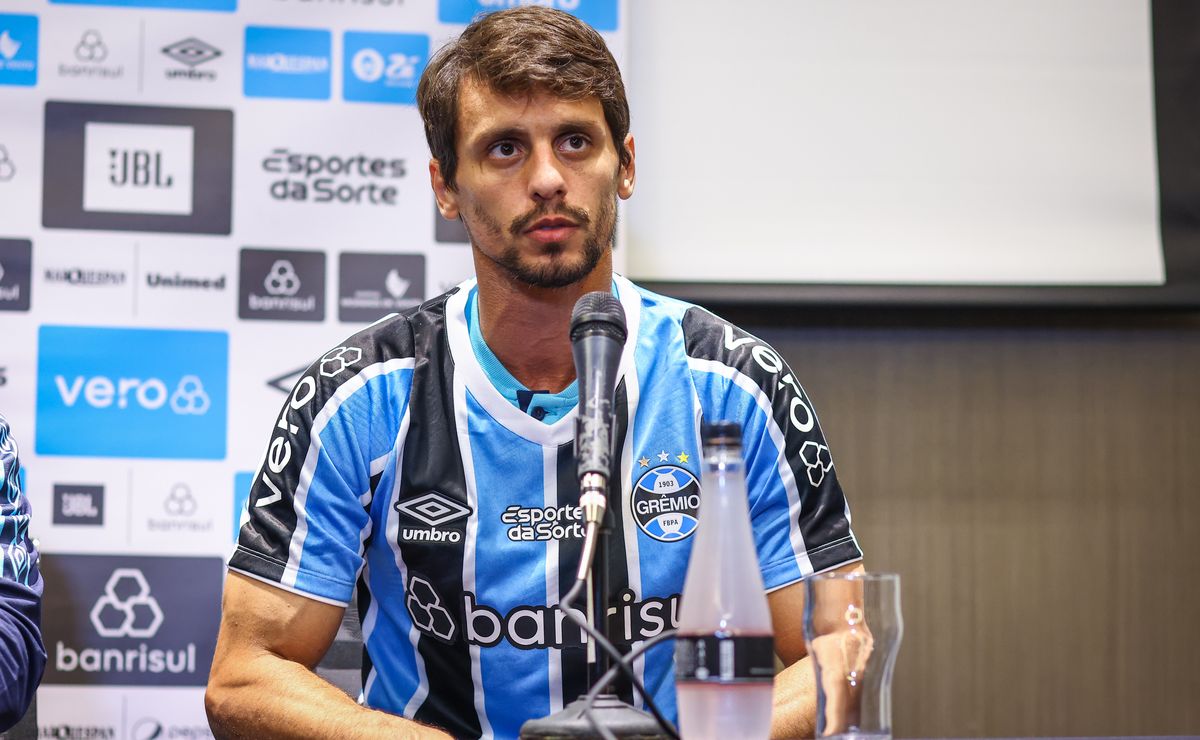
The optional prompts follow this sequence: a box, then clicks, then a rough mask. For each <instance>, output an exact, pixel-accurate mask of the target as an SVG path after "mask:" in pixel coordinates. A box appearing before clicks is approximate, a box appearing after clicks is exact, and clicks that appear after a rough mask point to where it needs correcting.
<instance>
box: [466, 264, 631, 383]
mask: <svg viewBox="0 0 1200 740" xmlns="http://www.w3.org/2000/svg"><path fill="white" fill-rule="evenodd" d="M483 259H484V260H486V259H487V258H486V257H485V258H483ZM479 267H480V265H479V261H478V260H477V261H476V274H477V282H478V286H479V294H478V300H479V323H480V330H481V331H482V332H483V339H484V341H486V342H487V345H488V348H489V349H491V350H492V353H493V354H495V355H496V359H498V360H500V362H501V363H502V364H503V365H504V367H505V368H507V369H508V371H509V372H510V373H512V375H513V377H514V378H516V379H517V381H519V382H520V383H521V385H523V386H525V387H526V388H529V389H530V390H546V391H550V392H551V393H558V392H559V391H561V390H562V389H564V388H566V387H567V386H568V385H570V384H571V382H572V381H573V380H575V360H574V358H573V357H572V355H571V340H570V330H571V311H572V310H573V309H574V308H575V302H576V301H578V300H579V298H580V296H582V295H584V294H585V293H590V292H592V291H594V290H603V291H609V290H612V253H611V252H609V253H608V254H607V255H605V257H604V258H603V259H601V260H600V263H599V264H598V265H596V269H595V270H592V272H591V273H590V274H589V275H588V276H587V277H586V278H584V279H583V280H581V281H579V282H578V283H574V284H572V285H568V286H565V287H562V288H536V287H531V286H528V285H524V284H521V283H517V282H515V281H513V280H512V279H511V278H509V277H508V276H507V274H498V273H497V272H496V271H494V270H488V269H484V270H480V269H478V268H479Z"/></svg>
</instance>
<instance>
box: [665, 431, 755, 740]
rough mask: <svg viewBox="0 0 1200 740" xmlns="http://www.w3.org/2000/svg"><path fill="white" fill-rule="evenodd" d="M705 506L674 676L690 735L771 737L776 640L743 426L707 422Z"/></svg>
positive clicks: (694, 738) (683, 726) (688, 738)
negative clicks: (757, 544)
mask: <svg viewBox="0 0 1200 740" xmlns="http://www.w3.org/2000/svg"><path fill="white" fill-rule="evenodd" d="M701 437H702V442H703V451H704V460H703V468H702V470H701V478H700V514H699V526H698V528H697V531H696V537H695V542H694V543H693V544H692V555H691V560H690V561H689V562H688V570H687V579H686V581H685V582H684V586H683V597H682V603H681V604H680V611H679V634H678V637H677V638H676V640H675V685H676V690H677V692H678V698H679V724H680V730H681V733H682V736H683V737H684V738H685V740H702V739H704V738H747V739H748V740H749V739H751V738H766V737H768V736H769V735H770V731H771V692H772V689H773V688H774V678H775V642H774V639H773V637H772V635H773V632H772V629H771V612H770V610H769V609H768V608H767V595H766V591H765V590H764V588H763V581H762V573H761V572H760V571H759V568H758V555H757V551H756V550H755V548H754V537H753V535H752V533H751V531H750V507H749V503H748V502H747V499H746V473H745V463H744V461H743V460H742V430H741V426H740V425H739V424H737V423H735V422H716V423H713V424H706V425H704V427H703V429H702V431H701Z"/></svg>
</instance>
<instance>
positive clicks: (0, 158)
mask: <svg viewBox="0 0 1200 740" xmlns="http://www.w3.org/2000/svg"><path fill="white" fill-rule="evenodd" d="M16 176H17V165H16V163H14V162H13V161H12V157H10V156H9V154H8V147H6V146H4V145H3V144H0V182H9V181H11V180H12V179H13V178H14V177H16Z"/></svg>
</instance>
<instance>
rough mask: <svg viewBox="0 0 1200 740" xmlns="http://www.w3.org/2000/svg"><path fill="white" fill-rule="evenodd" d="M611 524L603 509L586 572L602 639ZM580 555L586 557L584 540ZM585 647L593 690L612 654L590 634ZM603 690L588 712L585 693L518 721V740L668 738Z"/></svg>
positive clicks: (652, 722)
mask: <svg viewBox="0 0 1200 740" xmlns="http://www.w3.org/2000/svg"><path fill="white" fill-rule="evenodd" d="M607 488H608V485H607V481H605V489H606V491H605V493H606V494H607V493H609V492H610V491H608V490H607ZM612 526H613V515H612V511H611V510H610V509H607V508H606V509H605V510H604V514H603V517H602V519H601V523H600V524H599V526H598V527H597V529H596V537H595V543H594V550H595V554H594V556H593V557H592V560H591V567H590V570H589V572H588V582H589V583H588V585H589V587H590V588H589V591H588V595H589V599H588V600H589V602H590V603H591V605H592V606H593V611H592V626H593V628H594V629H595V630H596V632H598V633H599V634H600V635H601V636H602V637H603V638H604V639H605V640H607V639H608V544H609V543H608V536H609V533H610V532H611V531H612ZM583 557H584V558H587V557H588V552H587V544H586V543H585V545H584V551H583ZM589 650H590V651H592V652H594V656H595V660H594V661H592V662H591V663H590V664H589V675H588V688H589V690H593V691H594V690H595V688H596V686H597V685H599V684H600V683H601V682H602V681H604V680H605V674H607V673H608V672H609V668H610V666H611V658H610V656H609V654H608V653H607V652H606V651H605V650H603V649H602V648H601V647H600V646H599V645H598V644H596V640H595V639H594V638H593V639H591V642H590V643H589ZM608 688H609V687H608V686H604V687H603V688H601V689H600V691H599V696H597V697H596V699H595V701H594V702H592V703H591V711H590V716H588V715H589V713H588V712H587V706H588V702H587V700H586V698H585V696H581V697H579V698H578V699H576V700H575V701H573V702H571V703H570V704H568V705H567V706H565V707H563V708H562V709H561V710H559V711H557V712H555V713H554V714H551V715H550V716H548V717H542V718H541V719H531V720H528V721H527V722H525V724H523V725H521V738H522V740H535V739H536V740H549V739H550V738H597V737H600V738H609V737H613V738H631V739H636V740H668V739H669V736H668V735H666V734H665V733H664V732H663V730H662V728H661V727H660V726H659V724H658V722H657V720H655V719H654V717H653V716H652V715H651V714H650V713H649V712H644V711H642V710H641V709H637V708H636V707H633V706H631V705H629V704H627V703H625V702H624V701H622V700H621V698H620V697H618V696H617V695H616V694H613V693H611V692H609V691H608Z"/></svg>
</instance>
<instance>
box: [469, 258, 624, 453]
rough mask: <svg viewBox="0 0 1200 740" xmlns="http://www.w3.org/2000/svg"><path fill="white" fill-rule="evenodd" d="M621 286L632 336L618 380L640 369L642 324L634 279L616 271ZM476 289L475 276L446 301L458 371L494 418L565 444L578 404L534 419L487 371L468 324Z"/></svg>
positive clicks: (538, 439)
mask: <svg viewBox="0 0 1200 740" xmlns="http://www.w3.org/2000/svg"><path fill="white" fill-rule="evenodd" d="M613 282H614V283H615V284H616V286H617V297H618V299H619V300H620V301H621V306H622V307H623V308H624V309H625V323H626V326H627V327H628V329H629V338H628V339H627V340H626V341H625V348H624V350H623V351H622V353H621V365H620V370H619V373H618V377H617V382H618V383H620V379H621V378H623V377H624V376H625V375H626V373H629V372H634V373H636V372H637V369H636V366H635V364H634V354H635V352H634V350H635V348H636V347H637V338H638V329H639V327H640V325H641V315H642V299H641V295H639V294H638V292H637V288H635V287H634V285H633V283H631V282H629V281H628V280H626V279H625V278H623V277H621V276H619V275H613ZM474 289H475V280H474V278H472V279H470V280H467V281H465V282H463V283H461V284H460V285H459V286H458V292H457V293H455V294H454V295H452V296H450V298H449V299H448V300H447V301H446V337H447V344H448V345H449V348H450V356H451V357H452V358H453V360H454V367H455V372H459V373H462V376H463V380H464V382H465V385H466V388H467V390H468V391H469V392H470V394H471V396H472V397H473V398H474V399H475V401H476V402H478V403H479V405H480V406H482V407H483V409H484V411H486V412H487V413H488V415H490V416H491V417H492V418H493V419H495V420H496V421H497V422H499V423H500V424H501V425H502V426H504V427H505V428H507V429H508V430H509V431H511V432H512V433H514V434H516V435H518V436H521V437H524V438H525V439H527V440H529V441H530V442H535V443H537V444H541V445H561V444H565V443H567V442H571V441H572V440H574V439H575V417H576V416H578V408H579V407H578V406H576V407H575V408H572V409H571V410H570V411H568V412H567V413H566V414H564V415H563V417H562V418H561V419H559V420H558V421H556V422H554V423H553V424H546V423H544V422H541V421H538V420H537V419H534V418H533V417H532V416H530V415H529V414H526V413H524V412H523V411H521V410H520V409H518V408H517V407H516V406H514V405H513V404H512V402H510V401H509V400H508V399H507V398H505V397H504V396H503V395H501V394H500V391H498V390H496V387H495V386H494V385H492V381H491V380H489V379H488V377H487V373H485V372H484V370H483V368H482V367H481V366H480V364H479V360H478V359H477V358H476V357H475V351H474V350H472V349H471V336H470V331H469V330H468V328H467V311H466V308H467V298H468V296H470V294H471V291H472V290H474Z"/></svg>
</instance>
